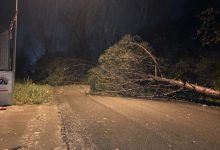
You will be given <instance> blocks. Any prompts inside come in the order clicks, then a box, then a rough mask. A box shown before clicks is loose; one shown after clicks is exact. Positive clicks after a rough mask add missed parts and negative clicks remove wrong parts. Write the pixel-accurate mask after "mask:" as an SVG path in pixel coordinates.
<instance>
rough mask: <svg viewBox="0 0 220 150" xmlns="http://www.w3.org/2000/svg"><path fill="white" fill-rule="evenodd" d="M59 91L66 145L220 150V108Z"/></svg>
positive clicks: (122, 149) (124, 149)
mask: <svg viewBox="0 0 220 150" xmlns="http://www.w3.org/2000/svg"><path fill="white" fill-rule="evenodd" d="M87 89H88V88H87V87H82V86H72V87H70V86H69V87H60V88H58V89H57V90H56V95H55V99H56V101H57V102H58V106H59V110H60V113H61V118H62V123H63V129H64V130H63V134H64V135H65V138H64V139H65V142H66V144H67V147H68V149H91V150H92V149H100V150H142V149H143V150H157V149H158V150H163V149H164V150H166V149H175V150H181V149H183V150H186V149H187V150H209V149H210V150H219V149H220V110H219V109H218V108H217V109H213V108H209V107H205V106H202V105H193V104H184V103H176V102H161V101H160V102H159V101H150V100H138V99H128V98H116V97H99V96H89V95H86V94H85V92H86V91H87Z"/></svg>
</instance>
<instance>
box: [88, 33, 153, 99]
mask: <svg viewBox="0 0 220 150" xmlns="http://www.w3.org/2000/svg"><path fill="white" fill-rule="evenodd" d="M137 45H140V46H137ZM142 47H143V48H145V49H146V50H147V51H148V52H149V53H152V52H153V48H152V47H150V45H149V43H147V42H142V41H137V39H135V38H134V37H132V36H130V35H126V36H124V37H123V38H122V40H120V41H119V42H118V43H116V44H115V45H113V46H112V47H110V48H109V49H107V50H106V51H105V53H104V54H103V55H101V57H100V58H99V65H98V66H97V67H96V68H93V69H91V70H90V72H89V78H88V79H89V83H90V85H91V88H92V91H93V92H95V93H101V94H111V95H122V96H132V97H145V96H148V95H149V94H150V95H151V94H152V93H153V92H154V91H155V89H154V88H152V87H151V88H149V86H148V85H149V84H150V85H151V81H146V80H145V78H146V75H147V74H152V73H153V74H154V71H155V70H154V69H155V62H154V60H153V59H152V58H151V57H150V56H149V55H147V54H146V52H145V51H144V49H143V48H142Z"/></svg>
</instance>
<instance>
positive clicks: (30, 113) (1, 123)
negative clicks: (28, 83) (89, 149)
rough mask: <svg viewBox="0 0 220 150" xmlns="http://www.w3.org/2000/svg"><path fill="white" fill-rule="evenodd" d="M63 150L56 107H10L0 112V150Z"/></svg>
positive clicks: (48, 105) (63, 145)
mask: <svg viewBox="0 0 220 150" xmlns="http://www.w3.org/2000/svg"><path fill="white" fill-rule="evenodd" d="M20 149H22V150H50V149H51V150H52V149H56V150H63V149H66V144H65V143H64V142H63V140H62V135H61V120H60V115H59V113H58V109H57V106H56V105H52V104H44V105H39V106H37V105H33V106H11V107H7V110H3V111H0V150H20Z"/></svg>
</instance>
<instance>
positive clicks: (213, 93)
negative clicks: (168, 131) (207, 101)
mask: <svg viewBox="0 0 220 150" xmlns="http://www.w3.org/2000/svg"><path fill="white" fill-rule="evenodd" d="M147 78H148V80H149V79H153V80H155V81H159V82H164V83H167V84H170V85H173V86H177V87H180V88H181V89H186V90H192V91H194V92H197V93H199V94H202V95H205V96H207V97H211V98H216V99H220V91H218V90H214V89H211V88H207V87H203V86H199V85H197V84H192V83H189V82H183V81H181V80H174V79H168V78H163V77H157V76H153V75H148V77H147Z"/></svg>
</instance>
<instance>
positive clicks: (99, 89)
mask: <svg viewBox="0 0 220 150" xmlns="http://www.w3.org/2000/svg"><path fill="white" fill-rule="evenodd" d="M153 52H154V50H153V49H152V47H150V46H149V43H147V42H140V41H139V42H137V41H136V40H135V38H134V37H132V36H130V35H126V36H125V37H123V38H122V40H121V41H119V42H118V43H116V44H115V45H113V46H112V47H110V48H109V49H107V50H106V51H105V53H104V54H103V55H101V56H100V58H99V65H98V66H97V67H95V68H93V69H91V70H90V71H89V78H88V79H89V84H90V85H91V92H92V93H93V94H100V95H121V96H130V97H148V98H149V97H150V98H161V97H163V98H170V97H171V98H185V99H198V98H199V97H200V96H201V95H204V96H206V97H210V98H214V99H220V91H218V90H214V89H211V88H207V87H203V86H199V85H197V84H192V83H189V82H184V81H182V80H178V79H170V78H166V77H164V76H162V71H161V70H162V69H161V68H160V67H161V66H160V64H159V61H158V59H157V58H156V57H155V55H153Z"/></svg>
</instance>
